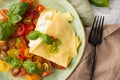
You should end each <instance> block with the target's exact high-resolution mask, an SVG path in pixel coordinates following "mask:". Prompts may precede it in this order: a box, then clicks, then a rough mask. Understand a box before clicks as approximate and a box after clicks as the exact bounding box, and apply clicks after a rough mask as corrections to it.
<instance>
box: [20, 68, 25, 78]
mask: <svg viewBox="0 0 120 80" xmlns="http://www.w3.org/2000/svg"><path fill="white" fill-rule="evenodd" d="M25 73H26V71H25V69H24V68H21V73H20V75H21V76H24V75H25Z"/></svg>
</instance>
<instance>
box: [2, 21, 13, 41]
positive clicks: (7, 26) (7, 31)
mask: <svg viewBox="0 0 120 80" xmlns="http://www.w3.org/2000/svg"><path fill="white" fill-rule="evenodd" d="M14 32H15V27H14V25H13V24H11V23H10V22H1V23H0V40H7V39H8V38H9V37H10V36H11V35H12V34H13V33H14Z"/></svg>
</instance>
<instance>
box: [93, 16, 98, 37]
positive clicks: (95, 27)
mask: <svg viewBox="0 0 120 80" xmlns="http://www.w3.org/2000/svg"><path fill="white" fill-rule="evenodd" d="M98 24H99V16H97V19H96V23H95V25H94V26H93V27H94V29H93V31H94V32H93V36H94V37H95V38H96V37H97V31H98V27H99V26H98Z"/></svg>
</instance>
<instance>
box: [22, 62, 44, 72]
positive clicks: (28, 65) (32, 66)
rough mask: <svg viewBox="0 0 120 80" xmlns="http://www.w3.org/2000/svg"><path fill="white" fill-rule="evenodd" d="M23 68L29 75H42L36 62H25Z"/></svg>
mask: <svg viewBox="0 0 120 80" xmlns="http://www.w3.org/2000/svg"><path fill="white" fill-rule="evenodd" d="M23 67H24V68H25V70H26V71H27V72H28V73H32V74H34V73H38V74H40V73H41V72H42V71H41V70H40V69H39V68H38V67H37V65H36V64H35V63H34V62H32V61H29V60H27V61H24V62H23Z"/></svg>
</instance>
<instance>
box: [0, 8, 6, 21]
mask: <svg viewBox="0 0 120 80" xmlns="http://www.w3.org/2000/svg"><path fill="white" fill-rule="evenodd" d="M7 12H8V11H7V9H2V10H0V16H1V17H2V18H0V20H4V21H8V17H7V15H6V14H7Z"/></svg>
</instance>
